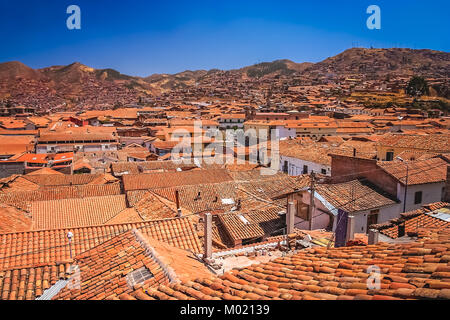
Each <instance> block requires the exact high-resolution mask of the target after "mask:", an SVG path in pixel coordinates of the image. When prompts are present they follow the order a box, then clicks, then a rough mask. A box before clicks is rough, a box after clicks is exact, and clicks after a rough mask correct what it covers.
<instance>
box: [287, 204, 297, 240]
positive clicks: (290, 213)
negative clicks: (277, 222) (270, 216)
mask: <svg viewBox="0 0 450 320" xmlns="http://www.w3.org/2000/svg"><path fill="white" fill-rule="evenodd" d="M295 211H296V208H295V203H294V202H293V201H291V202H289V203H288V208H287V215H286V225H287V234H291V233H294V221H295Z"/></svg>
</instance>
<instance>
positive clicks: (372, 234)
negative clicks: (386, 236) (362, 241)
mask: <svg viewBox="0 0 450 320" xmlns="http://www.w3.org/2000/svg"><path fill="white" fill-rule="evenodd" d="M379 235H380V233H379V232H378V230H377V229H370V230H369V238H368V244H377V243H378V236H379Z"/></svg>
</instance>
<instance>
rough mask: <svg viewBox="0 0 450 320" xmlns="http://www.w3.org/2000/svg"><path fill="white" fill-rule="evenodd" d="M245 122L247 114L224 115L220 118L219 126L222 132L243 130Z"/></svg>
mask: <svg viewBox="0 0 450 320" xmlns="http://www.w3.org/2000/svg"><path fill="white" fill-rule="evenodd" d="M244 121H245V114H242V113H232V114H222V115H220V117H219V124H220V129H221V130H226V129H243V128H244Z"/></svg>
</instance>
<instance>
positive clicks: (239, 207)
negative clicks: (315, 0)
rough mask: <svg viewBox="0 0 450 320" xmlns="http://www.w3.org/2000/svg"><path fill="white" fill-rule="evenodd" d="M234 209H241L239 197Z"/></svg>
mask: <svg viewBox="0 0 450 320" xmlns="http://www.w3.org/2000/svg"><path fill="white" fill-rule="evenodd" d="M236 210H241V199H239V200H238V202H237V207H236Z"/></svg>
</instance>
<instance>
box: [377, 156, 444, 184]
mask: <svg viewBox="0 0 450 320" xmlns="http://www.w3.org/2000/svg"><path fill="white" fill-rule="evenodd" d="M378 165H379V166H380V167H381V168H382V169H383V170H384V171H386V172H387V173H388V174H389V175H391V176H392V177H394V178H395V179H397V180H398V181H399V182H400V183H401V184H403V185H405V184H406V177H408V185H417V184H425V183H436V182H444V181H446V180H447V165H448V164H447V162H446V161H445V160H443V159H441V158H433V159H425V160H416V161H408V162H401V161H387V162H379V163H378ZM407 169H408V172H407Z"/></svg>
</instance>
